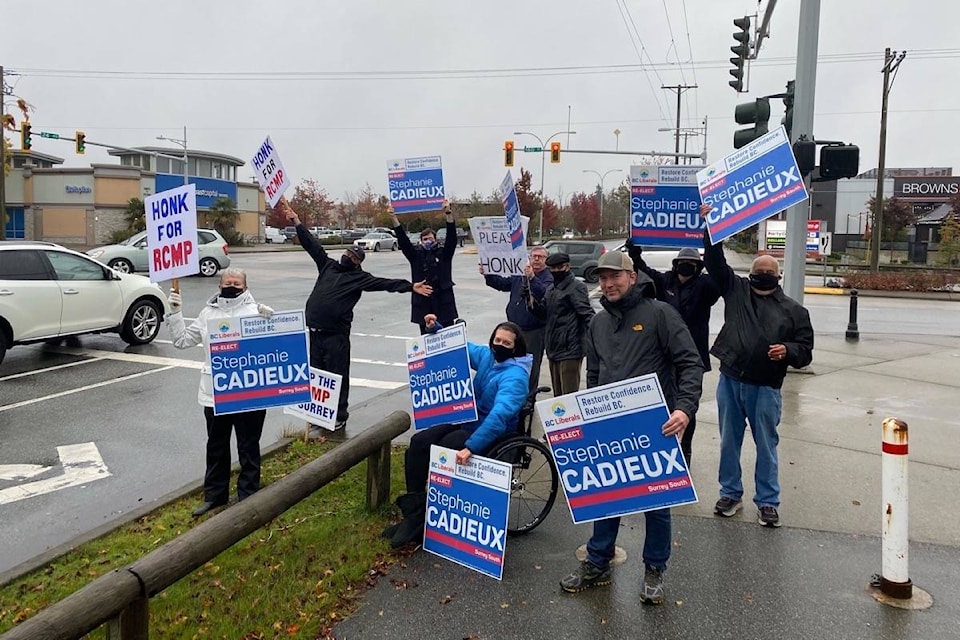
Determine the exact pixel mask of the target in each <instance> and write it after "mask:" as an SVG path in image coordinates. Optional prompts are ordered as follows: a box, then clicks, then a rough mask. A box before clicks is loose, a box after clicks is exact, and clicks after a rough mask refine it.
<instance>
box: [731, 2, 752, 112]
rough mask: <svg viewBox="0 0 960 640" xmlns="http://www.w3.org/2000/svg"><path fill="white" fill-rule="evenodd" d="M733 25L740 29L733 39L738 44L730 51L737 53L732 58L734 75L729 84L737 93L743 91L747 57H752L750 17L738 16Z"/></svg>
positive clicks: (732, 73)
mask: <svg viewBox="0 0 960 640" xmlns="http://www.w3.org/2000/svg"><path fill="white" fill-rule="evenodd" d="M733 26H735V27H736V28H738V29H739V31H737V32H735V33H734V34H733V39H734V40H736V41H737V44H735V45H734V46H732V47H730V51H732V52H733V53H734V54H736V57H734V58H730V62H731V64H733V69H731V70H730V75H732V76H733V80H731V81H730V82H728V83H727V84H729V85H730V86H731V87H733V90H734V91H736V92H737V93H742V92H743V67H744V65H745V64H746V63H747V58H748V57H750V18H748V17H747V16H743V17H742V18H737V19H736V20H734V21H733Z"/></svg>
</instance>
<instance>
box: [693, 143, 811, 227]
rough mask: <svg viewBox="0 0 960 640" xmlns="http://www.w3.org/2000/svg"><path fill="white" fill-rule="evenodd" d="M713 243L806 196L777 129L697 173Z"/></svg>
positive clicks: (789, 150)
mask: <svg viewBox="0 0 960 640" xmlns="http://www.w3.org/2000/svg"><path fill="white" fill-rule="evenodd" d="M697 186H698V187H699V189H700V197H701V199H702V200H703V203H704V204H708V205H710V206H711V207H712V210H711V211H710V213H709V214H707V228H708V229H709V230H710V241H711V242H713V244H716V243H718V242H720V241H721V240H725V239H726V238H729V237H730V236H732V235H733V234H735V233H737V232H739V231H743V230H744V229H749V228H750V227H752V226H753V225H755V224H757V223H758V222H760V221H761V220H765V219H767V218H769V217H770V216H772V215H774V214H775V213H778V212H780V211H783V210H784V209H786V208H787V207H790V206H792V205H795V204H797V203H798V202H803V201H804V200H806V199H807V190H806V188H804V186H803V178H802V177H801V176H800V169H799V167H797V160H796V158H794V157H793V149H792V148H791V147H790V139H789V138H788V137H787V132H786V130H784V128H783V127H780V128H779V129H775V130H774V131H771V132H770V133H767V134H765V135H763V136H760V137H759V138H757V139H756V140H754V141H753V142H751V143H750V144H748V145H747V146H745V147H743V148H742V149H738V150H737V151H734V152H733V153H731V154H730V155H728V156H727V157H726V158H724V159H723V160H721V161H720V162H716V163H714V164H712V165H710V166H709V167H707V168H706V169H702V170H700V171H698V172H697Z"/></svg>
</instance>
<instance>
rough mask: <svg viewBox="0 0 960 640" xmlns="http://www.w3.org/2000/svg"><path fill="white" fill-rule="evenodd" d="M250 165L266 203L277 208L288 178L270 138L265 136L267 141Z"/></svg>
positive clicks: (288, 184) (286, 186)
mask: <svg viewBox="0 0 960 640" xmlns="http://www.w3.org/2000/svg"><path fill="white" fill-rule="evenodd" d="M250 164H251V165H253V168H254V169H256V170H257V173H258V174H259V177H258V178H257V180H258V181H259V182H260V186H261V187H262V188H263V193H264V195H265V196H267V202H269V203H270V206H271V207H275V206H277V203H278V202H280V198H281V197H283V192H284V191H286V190H287V188H288V187H289V186H290V177H289V176H288V175H287V172H286V171H284V170H283V163H282V162H280V154H279V153H277V148H276V147H275V146H273V140H271V139H270V136H267V139H266V140H264V141H263V144H261V145H260V148H259V149H257V152H256V153H255V154H254V155H253V160H251V161H250Z"/></svg>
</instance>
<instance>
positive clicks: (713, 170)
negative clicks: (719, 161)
mask: <svg viewBox="0 0 960 640" xmlns="http://www.w3.org/2000/svg"><path fill="white" fill-rule="evenodd" d="M716 172H717V170H716V169H715V168H714V167H710V168H709V169H707V177H708V178H709V177H710V176H712V175H714V174H715V173H716Z"/></svg>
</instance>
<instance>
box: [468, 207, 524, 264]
mask: <svg viewBox="0 0 960 640" xmlns="http://www.w3.org/2000/svg"><path fill="white" fill-rule="evenodd" d="M467 222H469V223H470V235H471V236H473V241H474V242H475V243H476V245H477V255H478V256H479V258H480V266H481V267H483V273H484V274H485V275H495V276H504V277H506V276H522V275H523V270H524V269H525V268H526V266H527V264H528V263H529V262H530V257H529V256H528V255H527V248H526V247H525V246H523V245H522V244H521V245H520V246H519V247H516V246H514V244H513V238H512V237H511V235H512V234H511V231H510V222H509V221H508V220H507V218H506V217H504V216H477V217H474V218H469V219H468V220H467ZM529 223H530V218H528V217H526V216H520V233H521V234H522V235H523V237H524V238H525V237H526V236H527V227H528V226H529Z"/></svg>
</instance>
